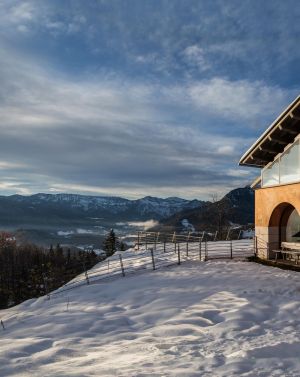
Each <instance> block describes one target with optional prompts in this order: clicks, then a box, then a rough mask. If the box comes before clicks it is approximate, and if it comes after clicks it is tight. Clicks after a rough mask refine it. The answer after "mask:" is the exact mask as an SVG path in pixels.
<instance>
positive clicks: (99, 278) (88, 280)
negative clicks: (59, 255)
mask: <svg viewBox="0 0 300 377" xmlns="http://www.w3.org/2000/svg"><path fill="white" fill-rule="evenodd" d="M145 241H146V240H145V239H144V238H143V234H139V235H138V236H137V241H136V246H135V249H134V250H132V249H130V250H126V251H118V252H116V253H115V254H114V255H112V256H111V257H109V258H107V259H105V260H103V261H102V262H99V263H98V264H96V265H95V266H94V267H93V268H91V269H89V270H85V271H84V272H83V273H81V274H80V275H78V276H77V277H76V278H75V279H73V280H71V281H69V282H67V283H66V284H64V285H63V286H62V287H61V288H59V289H57V290H55V291H53V292H48V293H47V295H46V297H47V298H48V299H49V300H50V299H51V300H52V299H55V298H59V297H61V299H64V300H68V292H69V291H70V290H73V289H75V288H78V287H80V286H83V285H89V284H98V283H101V282H107V281H109V280H114V279H123V278H125V277H127V276H130V275H132V274H139V273H144V272H147V271H153V270H158V269H163V268H165V270H166V268H167V267H169V266H175V265H177V266H181V265H183V264H184V263H185V262H187V261H194V262H196V261H198V262H205V261H208V260H213V259H215V260H216V259H236V258H239V259H241V258H242V259H244V258H247V257H251V256H253V255H255V240H253V239H249V240H230V241H203V239H202V237H195V236H190V237H189V238H187V237H186V236H185V237H183V236H176V238H172V237H170V235H169V234H165V235H164V236H163V235H160V236H159V237H157V234H156V236H155V237H154V234H153V235H152V237H150V235H149V233H148V234H147V242H145ZM68 306H69V302H68V301H67V303H66V308H67V310H68ZM9 313H10V315H9V316H4V318H2V319H1V322H0V329H1V327H2V328H3V330H5V327H6V326H7V325H8V322H10V321H11V320H13V319H17V318H18V312H15V311H13V312H12V311H11V310H9ZM3 314H4V313H3ZM18 320H20V321H23V318H22V319H21V318H20V319H18Z"/></svg>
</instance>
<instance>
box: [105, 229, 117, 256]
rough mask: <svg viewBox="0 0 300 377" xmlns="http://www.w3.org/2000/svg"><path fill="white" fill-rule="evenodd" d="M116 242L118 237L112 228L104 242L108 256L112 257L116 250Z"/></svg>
mask: <svg viewBox="0 0 300 377" xmlns="http://www.w3.org/2000/svg"><path fill="white" fill-rule="evenodd" d="M116 243H117V238H116V235H115V232H114V230H113V229H111V230H110V232H109V234H108V236H107V237H106V238H105V240H104V243H103V250H104V251H105V252H106V256H108V257H110V256H111V255H113V254H114V253H115V252H116Z"/></svg>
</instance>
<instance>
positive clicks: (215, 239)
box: [214, 230, 218, 241]
mask: <svg viewBox="0 0 300 377" xmlns="http://www.w3.org/2000/svg"><path fill="white" fill-rule="evenodd" d="M217 235H218V231H217V230H216V233H215V237H214V241H217Z"/></svg>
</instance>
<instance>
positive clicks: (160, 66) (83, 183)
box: [0, 0, 300, 199]
mask: <svg viewBox="0 0 300 377" xmlns="http://www.w3.org/2000/svg"><path fill="white" fill-rule="evenodd" d="M297 5H298V2H296V0H288V1H285V2H282V1H279V0H275V1H273V0H272V1H271V0H266V1H265V2H261V1H258V0H245V1H243V2H240V1H237V0H231V1H226V2H223V1H219V0H216V1H210V2H208V1H204V0H203V1H198V0H197V1H194V0H190V1H189V2H186V1H184V0H172V1H164V0H161V1H155V2H154V1H153V2H150V1H138V0H123V1H115V0H109V1H108V0H107V1H89V2H82V1H75V0H74V1H71V0H51V1H50V0H44V1H38V0H28V1H17V0H11V1H9V2H8V1H5V0H0V82H1V85H0V119H1V121H0V131H1V138H0V174H1V180H0V194H1V195H10V194H15V193H18V194H26V195H29V194H31V193H38V192H46V193H57V192H69V193H79V194H90V195H111V196H122V197H127V198H139V197H144V196H146V195H153V196H159V197H169V196H179V197H183V198H187V199H193V198H198V199H208V198H209V196H210V195H211V193H219V194H220V195H222V194H224V193H226V192H228V191H229V190H231V189H233V188H236V187H239V186H245V185H246V184H249V183H250V182H251V181H252V180H253V178H254V177H255V176H256V175H257V174H259V172H258V171H255V170H254V171H253V169H252V170H251V169H249V170H248V169H245V168H239V167H238V165H237V164H238V160H239V158H240V156H241V154H243V152H244V151H245V150H246V149H248V147H249V146H250V145H251V143H252V142H253V141H254V140H255V139H256V138H257V137H258V136H259V135H260V134H261V133H262V132H263V131H264V130H265V128H266V127H267V126H268V125H269V124H270V123H271V122H272V121H273V120H274V118H275V117H276V116H277V115H278V114H279V113H280V112H281V111H282V110H283V108H284V107H285V106H287V105H288V104H289V103H290V102H291V101H292V100H293V99H294V97H296V96H297V95H298V94H299V80H300V70H299V60H300V50H299V48H297V46H298V41H299V36H300V24H299V22H297V19H299V16H300V14H299V13H300V7H299V6H297ZM291 10H292V11H291Z"/></svg>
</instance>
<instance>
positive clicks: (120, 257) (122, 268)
mask: <svg viewBox="0 0 300 377" xmlns="http://www.w3.org/2000/svg"><path fill="white" fill-rule="evenodd" d="M119 259H120V265H121V270H122V275H123V277H124V276H125V270H124V265H123V260H122V255H121V254H119Z"/></svg>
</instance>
